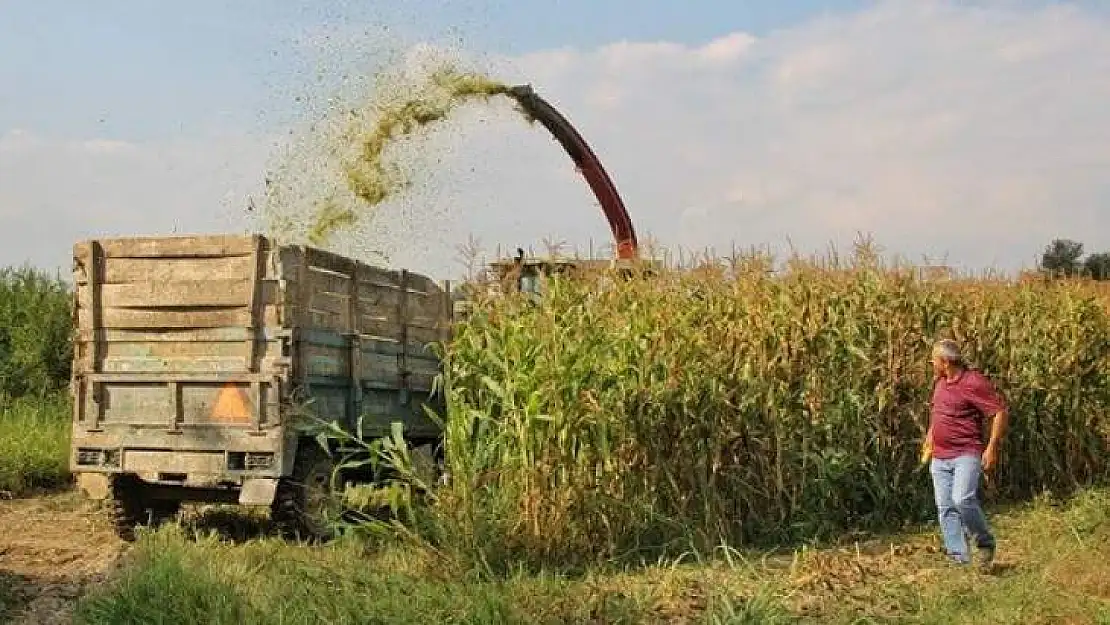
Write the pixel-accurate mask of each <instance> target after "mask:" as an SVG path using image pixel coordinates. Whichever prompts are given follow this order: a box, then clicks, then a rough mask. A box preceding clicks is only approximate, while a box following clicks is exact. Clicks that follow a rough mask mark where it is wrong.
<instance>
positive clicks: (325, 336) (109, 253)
mask: <svg viewBox="0 0 1110 625" xmlns="http://www.w3.org/2000/svg"><path fill="white" fill-rule="evenodd" d="M73 260H74V322H75V327H76V336H75V349H74V360H73V377H72V381H71V391H72V394H73V399H74V402H73V429H72V443H71V458H70V467H71V470H72V471H73V472H74V473H75V475H76V477H77V482H78V485H79V486H80V488H81V489H82V490H83V491H84V492H85V493H86V495H88V496H89V497H91V498H93V499H100V500H107V501H109V502H111V504H112V505H113V507H114V510H115V518H116V522H117V528H118V529H119V531H120V533H121V535H124V536H130V535H132V531H133V529H134V527H135V526H136V525H138V524H140V523H145V522H150V521H156V520H158V519H161V518H164V517H166V516H168V515H173V514H175V513H176V511H177V510H178V509H179V507H180V505H181V503H182V502H211V503H232V504H235V503H237V504H241V505H245V506H268V507H269V508H270V510H271V513H272V515H273V517H274V520H275V521H277V522H279V523H282V524H284V525H285V526H287V527H291V528H296V529H298V530H299V531H301V532H303V533H307V534H319V533H321V532H322V531H323V528H322V526H321V525H320V523H321V521H320V520H319V517H318V514H317V513H318V511H317V510H314V509H313V503H312V502H313V501H315V500H317V499H318V495H319V494H320V490H321V489H326V488H327V485H328V483H329V481H330V479H331V477H332V470H333V469H334V465H335V456H334V454H333V453H332V451H333V450H332V449H329V448H327V447H326V446H324V445H321V444H319V443H318V442H317V440H316V439H314V438H312V437H311V436H310V434H309V433H308V432H306V431H305V429H304V427H303V426H304V425H305V423H306V422H309V421H312V420H313V419H324V420H327V421H335V422H338V423H339V424H340V425H341V426H342V427H343V428H345V429H347V430H348V431H349V432H352V433H360V434H361V435H362V436H364V437H377V436H385V435H388V434H389V433H390V431H391V429H392V428H393V427H394V426H395V424H400V425H401V426H402V427H403V432H404V436H405V439H406V441H407V442H408V443H409V444H410V445H412V446H413V447H420V446H424V447H425V448H430V447H432V446H435V445H437V444H438V442H439V440H440V437H441V430H440V428H439V426H438V425H437V422H436V420H434V419H432V418H431V417H429V415H428V414H427V411H428V410H431V411H432V412H433V413H438V414H443V409H444V401H443V397H442V393H440V392H438V385H437V381H438V380H437V378H438V376H439V375H440V374H441V362H440V359H439V358H437V356H436V354H435V350H434V349H433V345H434V344H436V343H441V342H444V341H446V340H448V339H449V338H450V333H451V323H452V317H453V314H452V301H451V297H450V284H449V283H446V282H442V283H440V282H436V281H435V280H432V279H431V278H429V277H427V276H424V275H420V274H417V273H413V272H409V271H406V270H389V269H383V268H380V267H374V266H370V265H367V264H364V263H361V262H357V261H355V260H353V259H350V258H346V257H343V256H339V255H336V254H332V253H329V252H325V251H323V250H319V249H315V248H312V247H305V246H293V245H279V244H278V243H276V242H275V241H273V240H271V239H270V238H267V237H265V236H261V235H247V236H234V235H212V236H174V237H129V238H111V239H95V240H89V241H83V242H79V243H77V244H76V245H75V246H74V248H73ZM359 428H361V431H360V432H359V431H357V430H358V429H359Z"/></svg>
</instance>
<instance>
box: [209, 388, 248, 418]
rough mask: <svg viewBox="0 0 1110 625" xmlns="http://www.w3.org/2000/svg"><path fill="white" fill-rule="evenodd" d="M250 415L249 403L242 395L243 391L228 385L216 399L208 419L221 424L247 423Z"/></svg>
mask: <svg viewBox="0 0 1110 625" xmlns="http://www.w3.org/2000/svg"><path fill="white" fill-rule="evenodd" d="M251 413H252V411H251V407H250V403H248V402H247V398H246V397H245V396H244V395H243V389H241V388H239V387H238V386H236V385H234V384H228V385H226V386H224V388H223V390H221V391H220V396H219V397H217V398H216V405H215V406H213V407H212V413H211V414H210V415H209V419H210V420H212V421H219V422H222V423H249V422H250V420H251Z"/></svg>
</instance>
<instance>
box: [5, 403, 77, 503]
mask: <svg viewBox="0 0 1110 625" xmlns="http://www.w3.org/2000/svg"><path fill="white" fill-rule="evenodd" d="M69 414H70V413H69V401H68V399H67V398H66V397H65V396H64V395H62V394H61V393H57V394H52V395H48V396H46V397H44V398H32V397H22V398H20V399H17V400H13V401H10V402H6V403H0V494H6V495H8V496H22V495H26V494H28V493H30V492H32V491H35V490H39V489H46V488H56V487H58V486H61V485H63V484H65V483H67V482H68V480H69V476H70V473H69V436H70V418H69Z"/></svg>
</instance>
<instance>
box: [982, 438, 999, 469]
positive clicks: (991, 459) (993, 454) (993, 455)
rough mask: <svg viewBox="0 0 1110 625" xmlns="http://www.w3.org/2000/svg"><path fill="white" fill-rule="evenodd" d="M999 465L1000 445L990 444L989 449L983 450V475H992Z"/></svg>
mask: <svg viewBox="0 0 1110 625" xmlns="http://www.w3.org/2000/svg"><path fill="white" fill-rule="evenodd" d="M997 464H998V445H996V444H995V443H993V442H992V443H990V444H988V445H987V448H986V449H984V450H983V473H990V472H991V471H994V467H995V466H996V465H997Z"/></svg>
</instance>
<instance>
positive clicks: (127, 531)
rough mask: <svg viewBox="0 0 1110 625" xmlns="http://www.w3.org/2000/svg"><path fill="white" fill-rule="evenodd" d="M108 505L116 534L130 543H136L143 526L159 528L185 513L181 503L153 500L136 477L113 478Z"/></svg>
mask: <svg viewBox="0 0 1110 625" xmlns="http://www.w3.org/2000/svg"><path fill="white" fill-rule="evenodd" d="M108 505H109V511H110V514H111V520H112V525H113V526H114V527H115V530H116V534H117V535H119V537H120V538H122V539H123V540H126V541H132V540H135V529H136V528H138V527H139V526H141V525H150V526H158V525H160V524H162V523H165V522H166V521H169V520H170V519H172V518H173V517H175V516H176V515H177V511H178V510H180V509H181V502H179V501H174V500H163V499H153V498H151V497H149V496H148V495H147V491H146V487H145V485H144V484H143V482H142V480H140V479H139V478H137V477H135V476H134V475H116V476H113V477H112V480H111V486H110V491H109V499H108Z"/></svg>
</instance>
